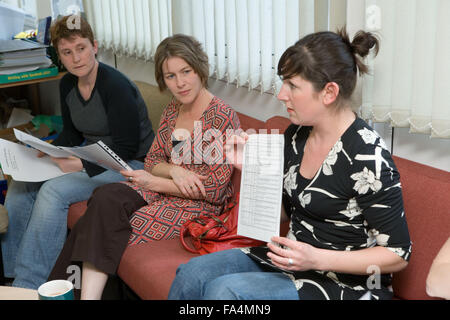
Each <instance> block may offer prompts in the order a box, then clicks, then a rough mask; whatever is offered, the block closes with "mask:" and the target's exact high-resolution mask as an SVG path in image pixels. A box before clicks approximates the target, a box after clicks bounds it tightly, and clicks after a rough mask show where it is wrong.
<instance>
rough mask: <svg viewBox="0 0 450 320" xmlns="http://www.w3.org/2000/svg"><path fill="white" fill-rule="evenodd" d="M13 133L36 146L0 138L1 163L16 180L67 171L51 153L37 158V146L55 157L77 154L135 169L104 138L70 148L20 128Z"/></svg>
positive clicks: (106, 165) (110, 166)
mask: <svg viewBox="0 0 450 320" xmlns="http://www.w3.org/2000/svg"><path fill="white" fill-rule="evenodd" d="M14 133H15V136H16V138H17V140H19V141H21V142H23V143H24V144H26V145H29V146H31V147H33V148H34V149H32V148H28V147H25V146H22V145H20V144H17V143H13V142H10V141H7V140H3V139H0V164H1V166H2V169H3V171H4V173H5V174H8V175H10V176H12V177H13V179H14V180H16V181H26V182H40V181H46V180H49V179H52V178H56V177H59V176H62V175H64V174H66V173H64V172H62V171H61V169H60V168H59V167H58V166H57V165H56V164H55V163H54V162H53V161H51V159H50V157H43V158H38V157H37V154H38V151H37V150H40V151H42V152H44V153H46V154H48V155H50V156H52V157H55V158H67V157H71V156H75V157H77V158H80V159H84V160H86V161H89V162H92V163H95V164H97V165H99V166H101V167H103V168H105V169H112V170H115V171H121V170H132V169H131V168H130V167H129V166H128V165H127V163H126V162H125V161H123V160H122V159H121V158H120V157H119V156H117V155H116V154H115V153H114V152H113V151H112V150H111V149H109V148H108V147H107V146H106V145H105V144H104V143H103V142H102V141H98V142H97V143H95V144H92V145H88V146H86V147H73V148H67V147H57V146H53V145H51V144H49V143H46V142H44V141H42V140H40V139H37V138H35V137H33V136H31V135H29V134H26V133H24V132H22V131H19V130H14ZM35 149H37V150H35Z"/></svg>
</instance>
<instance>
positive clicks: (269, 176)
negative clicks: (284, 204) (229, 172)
mask: <svg viewBox="0 0 450 320" xmlns="http://www.w3.org/2000/svg"><path fill="white" fill-rule="evenodd" d="M283 167H284V136H283V135H279V134H255V135H250V136H249V139H248V141H247V143H246V144H245V147H244V156H243V163H242V175H241V191H240V202H239V219H238V231H237V232H238V234H239V235H242V236H245V237H249V238H253V239H257V240H261V241H265V242H270V241H271V240H270V239H271V238H272V237H273V236H279V234H280V218H281V201H282V192H283Z"/></svg>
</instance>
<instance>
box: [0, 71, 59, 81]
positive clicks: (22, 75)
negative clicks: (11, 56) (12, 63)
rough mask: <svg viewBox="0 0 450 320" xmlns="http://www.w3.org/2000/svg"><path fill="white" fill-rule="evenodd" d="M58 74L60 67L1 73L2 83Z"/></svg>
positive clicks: (0, 79)
mask: <svg viewBox="0 0 450 320" xmlns="http://www.w3.org/2000/svg"><path fill="white" fill-rule="evenodd" d="M57 75H58V67H50V68H45V69H38V70H34V71H26V72H19V73H13V74H3V75H0V84H6V83H14V82H21V81H29V80H37V79H42V78H50V77H55V76H57Z"/></svg>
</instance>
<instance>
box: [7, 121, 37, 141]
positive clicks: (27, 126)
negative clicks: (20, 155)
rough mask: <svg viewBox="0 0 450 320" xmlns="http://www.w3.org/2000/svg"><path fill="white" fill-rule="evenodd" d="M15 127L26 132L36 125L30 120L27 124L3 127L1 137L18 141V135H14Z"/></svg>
mask: <svg viewBox="0 0 450 320" xmlns="http://www.w3.org/2000/svg"><path fill="white" fill-rule="evenodd" d="M14 129H17V130H20V131H25V132H26V131H27V130H33V129H34V125H33V124H32V123H31V122H29V123H27V124H23V125H20V126H16V127H14V128H9V129H2V130H0V139H4V140H8V141H12V142H17V139H16V136H15V135H14Z"/></svg>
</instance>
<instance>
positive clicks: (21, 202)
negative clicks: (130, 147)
mask: <svg viewBox="0 0 450 320" xmlns="http://www.w3.org/2000/svg"><path fill="white" fill-rule="evenodd" d="M129 165H130V166H131V167H132V168H133V169H135V170H139V169H143V167H144V164H143V163H142V162H140V161H136V160H134V161H130V162H129ZM119 181H124V177H123V176H122V175H121V174H120V173H118V172H115V171H112V170H108V171H105V172H103V173H101V174H99V175H97V176H94V177H92V178H90V177H89V176H88V175H87V174H86V173H84V172H76V173H70V174H67V175H64V176H61V177H57V178H54V179H51V180H48V181H46V182H39V183H30V182H17V181H13V182H12V183H11V185H10V186H9V187H8V192H7V194H6V201H5V207H6V209H7V210H8V216H9V227H8V232H7V233H6V234H4V235H3V237H2V239H1V245H2V253H3V263H4V274H5V277H7V278H14V282H13V286H15V287H21V288H29V289H37V288H38V287H39V286H40V285H41V284H42V283H44V282H46V281H47V278H48V276H49V274H50V271H51V269H52V268H53V265H54V264H55V261H56V259H57V258H58V255H59V253H60V252H61V249H62V247H63V245H64V242H65V240H66V237H67V212H68V210H69V206H70V205H71V204H73V203H75V202H79V201H84V200H87V199H89V197H90V196H91V193H92V191H94V189H95V188H97V187H99V186H101V185H104V184H108V183H114V182H119Z"/></svg>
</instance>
